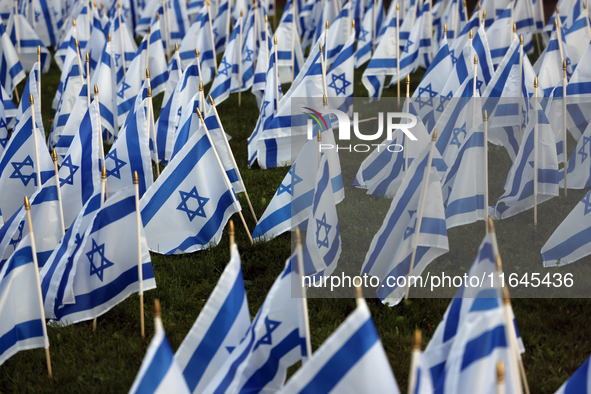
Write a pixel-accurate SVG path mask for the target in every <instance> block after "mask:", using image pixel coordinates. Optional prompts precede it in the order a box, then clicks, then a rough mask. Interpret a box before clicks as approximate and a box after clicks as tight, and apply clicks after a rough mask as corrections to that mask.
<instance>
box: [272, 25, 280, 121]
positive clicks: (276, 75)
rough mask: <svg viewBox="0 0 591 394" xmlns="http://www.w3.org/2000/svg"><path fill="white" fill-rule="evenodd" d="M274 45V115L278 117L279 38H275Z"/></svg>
mask: <svg viewBox="0 0 591 394" xmlns="http://www.w3.org/2000/svg"><path fill="white" fill-rule="evenodd" d="M273 43H274V44H275V64H273V69H274V70H275V101H276V103H275V105H274V106H275V109H274V112H273V113H274V114H275V115H277V110H278V109H279V108H277V107H278V105H277V104H278V103H279V66H278V64H277V36H275V37H273Z"/></svg>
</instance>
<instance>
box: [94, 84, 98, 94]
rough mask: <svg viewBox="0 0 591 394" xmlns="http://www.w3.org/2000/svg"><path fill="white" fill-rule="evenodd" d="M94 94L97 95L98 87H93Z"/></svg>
mask: <svg viewBox="0 0 591 394" xmlns="http://www.w3.org/2000/svg"><path fill="white" fill-rule="evenodd" d="M94 94H95V95H97V94H98V86H96V85H94Z"/></svg>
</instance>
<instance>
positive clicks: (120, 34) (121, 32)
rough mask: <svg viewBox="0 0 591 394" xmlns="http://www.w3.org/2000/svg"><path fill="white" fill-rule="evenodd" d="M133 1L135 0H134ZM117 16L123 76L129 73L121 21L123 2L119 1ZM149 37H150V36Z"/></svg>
mask: <svg viewBox="0 0 591 394" xmlns="http://www.w3.org/2000/svg"><path fill="white" fill-rule="evenodd" d="M132 1H133V0H132ZM117 18H118V19H119V39H120V40H121V60H122V61H123V76H125V75H127V70H126V66H125V41H124V40H123V25H122V22H121V2H120V1H118V2H117ZM148 39H149V37H148Z"/></svg>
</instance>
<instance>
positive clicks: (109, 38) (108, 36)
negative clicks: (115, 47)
mask: <svg viewBox="0 0 591 394" xmlns="http://www.w3.org/2000/svg"><path fill="white" fill-rule="evenodd" d="M107 41H108V42H111V33H109V34H108V35H107Z"/></svg>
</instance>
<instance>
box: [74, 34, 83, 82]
mask: <svg viewBox="0 0 591 394" xmlns="http://www.w3.org/2000/svg"><path fill="white" fill-rule="evenodd" d="M74 44H75V45H76V58H77V59H78V70H80V82H82V84H84V77H83V76H82V70H83V68H82V59H81V58H80V47H79V46H78V39H77V38H76V39H75V40H74Z"/></svg>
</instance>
